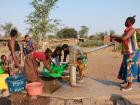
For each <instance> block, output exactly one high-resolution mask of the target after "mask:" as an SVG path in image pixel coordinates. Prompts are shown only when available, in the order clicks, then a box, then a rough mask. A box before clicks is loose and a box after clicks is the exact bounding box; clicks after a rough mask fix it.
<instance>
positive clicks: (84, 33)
mask: <svg viewBox="0 0 140 105" xmlns="http://www.w3.org/2000/svg"><path fill="white" fill-rule="evenodd" d="M88 31H89V28H88V27H87V26H81V30H80V31H79V36H80V37H81V38H83V37H87V35H88Z"/></svg>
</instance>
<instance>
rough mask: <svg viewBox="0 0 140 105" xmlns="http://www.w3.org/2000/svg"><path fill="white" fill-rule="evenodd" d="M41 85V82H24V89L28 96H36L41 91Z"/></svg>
mask: <svg viewBox="0 0 140 105" xmlns="http://www.w3.org/2000/svg"><path fill="white" fill-rule="evenodd" d="M43 86H44V84H43V83H41V82H33V83H29V84H26V90H27V93H28V94H29V95H30V96H36V95H40V94H42V93H43Z"/></svg>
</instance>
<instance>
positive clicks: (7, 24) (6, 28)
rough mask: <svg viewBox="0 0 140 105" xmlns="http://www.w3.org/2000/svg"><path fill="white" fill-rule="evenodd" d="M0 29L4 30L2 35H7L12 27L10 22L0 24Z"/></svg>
mask: <svg viewBox="0 0 140 105" xmlns="http://www.w3.org/2000/svg"><path fill="white" fill-rule="evenodd" d="M0 28H1V30H2V31H4V33H5V34H4V36H5V37H7V36H8V35H9V33H10V30H11V29H12V28H13V24H12V23H5V24H4V25H1V26H0Z"/></svg>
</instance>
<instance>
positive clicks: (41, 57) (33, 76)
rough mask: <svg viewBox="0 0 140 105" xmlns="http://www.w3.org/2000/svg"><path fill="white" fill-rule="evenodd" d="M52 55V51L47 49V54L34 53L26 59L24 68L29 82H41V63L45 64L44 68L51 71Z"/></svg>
mask: <svg viewBox="0 0 140 105" xmlns="http://www.w3.org/2000/svg"><path fill="white" fill-rule="evenodd" d="M51 54H52V51H51V50H50V49H49V48H47V49H46V51H45V52H37V51H33V52H32V53H31V54H28V55H27V56H26V57H25V62H24V67H25V75H26V77H27V80H28V82H36V81H38V80H39V76H38V67H39V66H40V65H39V63H40V62H43V64H44V67H46V68H47V69H48V70H50V63H51Z"/></svg>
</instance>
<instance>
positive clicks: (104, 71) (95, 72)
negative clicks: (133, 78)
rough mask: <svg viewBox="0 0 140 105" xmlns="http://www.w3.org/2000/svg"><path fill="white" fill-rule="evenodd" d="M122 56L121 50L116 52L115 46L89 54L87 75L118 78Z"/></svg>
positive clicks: (98, 77)
mask: <svg viewBox="0 0 140 105" xmlns="http://www.w3.org/2000/svg"><path fill="white" fill-rule="evenodd" d="M121 62H122V56H121V54H120V52H114V51H113V47H109V48H106V49H102V50H98V51H97V52H93V53H90V54H88V71H87V74H86V75H87V76H89V77H91V76H92V77H94V78H97V79H101V80H109V79H111V80H117V75H118V71H119V68H120V66H121Z"/></svg>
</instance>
